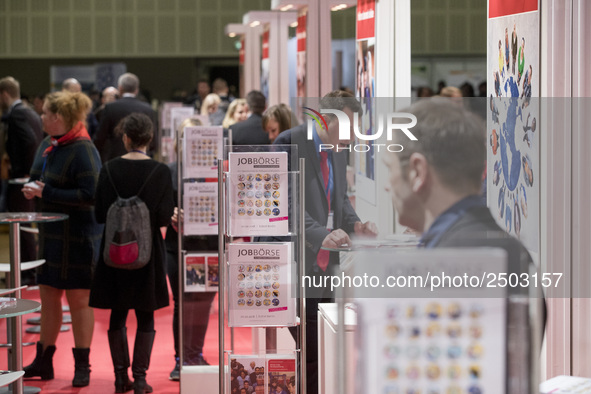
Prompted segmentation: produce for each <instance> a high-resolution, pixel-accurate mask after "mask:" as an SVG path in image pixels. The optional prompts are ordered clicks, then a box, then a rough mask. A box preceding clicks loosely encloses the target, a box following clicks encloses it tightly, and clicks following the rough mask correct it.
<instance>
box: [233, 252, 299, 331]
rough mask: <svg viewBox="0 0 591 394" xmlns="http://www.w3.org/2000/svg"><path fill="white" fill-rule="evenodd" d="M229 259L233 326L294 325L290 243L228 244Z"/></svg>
mask: <svg viewBox="0 0 591 394" xmlns="http://www.w3.org/2000/svg"><path fill="white" fill-rule="evenodd" d="M228 262H229V266H230V267H229V270H228V271H229V274H228V275H229V280H228V283H229V286H228V293H229V297H228V298H229V311H230V312H229V326H230V327H253V326H265V327H277V326H282V327H284V326H291V325H294V323H295V300H294V298H293V297H292V294H291V293H292V289H291V283H292V281H291V265H290V262H291V243H289V242H286V243H273V244H270V243H258V242H257V243H235V244H229V245H228Z"/></svg>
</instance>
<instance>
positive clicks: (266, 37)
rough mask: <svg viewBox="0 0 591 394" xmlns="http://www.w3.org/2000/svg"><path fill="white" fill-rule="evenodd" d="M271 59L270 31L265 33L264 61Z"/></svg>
mask: <svg viewBox="0 0 591 394" xmlns="http://www.w3.org/2000/svg"><path fill="white" fill-rule="evenodd" d="M268 58H269V30H267V31H265V32H264V33H263V59H268Z"/></svg>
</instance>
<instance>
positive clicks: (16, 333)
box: [0, 212, 68, 394]
mask: <svg viewBox="0 0 591 394" xmlns="http://www.w3.org/2000/svg"><path fill="white" fill-rule="evenodd" d="M66 219H68V215H65V214H61V213H43V212H5V213H0V224H9V225H10V236H9V238H10V268H11V269H10V284H11V287H14V288H17V289H18V288H19V287H20V286H21V267H20V265H21V249H20V246H21V245H20V225H21V224H30V223H47V222H57V221H61V220H66ZM15 296H16V298H20V297H21V291H20V289H18V290H16V291H15ZM22 301H27V300H22ZM33 302H34V301H33ZM37 309H38V308H37ZM35 310H36V309H35ZM33 311H34V310H33ZM33 311H30V312H33ZM2 312H3V311H2V310H0V314H2ZM24 313H29V312H23V313H21V314H17V315H14V316H8V317H10V329H11V330H10V331H11V333H12V338H10V339H9V342H10V343H12V353H11V363H10V368H14V369H15V370H16V371H21V370H22V369H23V349H22V342H23V330H22V325H23V322H22V318H21V315H22V314H24ZM11 392H12V393H16V394H24V387H23V379H22V378H19V379H17V380H16V381H15V382H14V383H13V384H12V391H11Z"/></svg>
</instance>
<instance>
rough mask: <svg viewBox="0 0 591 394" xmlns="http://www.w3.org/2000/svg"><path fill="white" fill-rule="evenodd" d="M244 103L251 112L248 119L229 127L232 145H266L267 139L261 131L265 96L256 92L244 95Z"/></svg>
mask: <svg viewBox="0 0 591 394" xmlns="http://www.w3.org/2000/svg"><path fill="white" fill-rule="evenodd" d="M246 103H247V104H248V108H249V110H250V112H251V115H250V116H249V117H248V119H246V120H243V121H242V122H238V123H235V124H233V125H232V126H230V130H232V145H266V144H269V142H270V141H269V137H268V136H267V133H265V130H263V112H265V108H266V100H265V96H264V95H263V94H262V93H261V92H259V91H258V90H252V91H250V92H249V93H248V94H247V95H246Z"/></svg>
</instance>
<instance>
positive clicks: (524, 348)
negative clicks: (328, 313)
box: [326, 247, 540, 393]
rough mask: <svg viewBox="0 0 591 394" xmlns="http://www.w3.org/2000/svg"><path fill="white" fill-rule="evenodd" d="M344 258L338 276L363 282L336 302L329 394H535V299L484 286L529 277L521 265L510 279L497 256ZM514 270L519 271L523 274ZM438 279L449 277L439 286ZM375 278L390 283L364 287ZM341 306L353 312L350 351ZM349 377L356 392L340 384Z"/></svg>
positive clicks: (420, 253)
mask: <svg viewBox="0 0 591 394" xmlns="http://www.w3.org/2000/svg"><path fill="white" fill-rule="evenodd" d="M343 253H346V254H347V258H346V259H342V260H345V261H346V264H344V265H342V269H343V275H345V276H347V277H350V278H358V277H359V278H361V277H363V275H367V278H368V279H367V281H368V282H367V283H368V285H367V286H364V285H359V286H355V285H354V286H351V287H347V288H346V289H345V290H341V291H340V297H339V296H337V297H339V298H337V301H338V312H339V313H338V318H337V319H338V330H337V335H338V336H339V335H340V336H339V338H337V346H336V349H337V352H336V353H337V354H336V358H335V359H334V361H333V362H334V363H335V364H336V368H337V369H338V373H337V376H338V377H337V379H336V380H335V381H331V382H327V383H326V386H327V387H337V390H336V391H334V392H339V393H355V392H382V393H390V392H405V393H406V392H446V393H456V392H457V393H465V392H467V393H485V392H490V391H491V390H492V391H494V392H497V393H534V392H536V390H537V387H538V385H537V382H536V381H535V380H534V377H532V375H535V374H533V373H532V371H535V370H536V368H537V367H536V363H537V350H536V349H539V348H538V346H536V345H535V344H536V343H537V334H536V335H532V333H536V332H537V331H538V330H539V329H540V327H539V325H538V320H539V316H540V314H539V310H536V308H537V305H538V302H536V301H539V300H540V299H538V298H536V297H538V296H539V294H528V292H529V291H530V290H531V288H528V286H527V285H526V286H524V287H523V289H524V290H523V291H521V290H518V291H516V290H515V288H516V287H518V286H502V283H503V282H502V280H501V282H499V283H497V282H495V283H494V284H496V286H494V287H493V286H488V285H487V283H489V281H490V280H487V279H490V278H493V277H494V278H503V277H506V278H513V279H515V280H516V278H518V277H520V276H519V275H523V274H525V273H527V274H528V275H529V274H531V272H529V271H528V268H525V272H523V271H521V273H520V274H519V275H517V273H518V272H520V271H519V270H515V267H516V265H515V261H514V260H512V256H511V255H510V253H509V254H508V253H507V251H506V250H503V249H501V248H492V247H491V248H463V249H439V250H434V249H431V250H425V249H421V250H408V249H407V250H404V249H397V250H396V249H388V248H380V249H373V250H363V251H351V252H343ZM368 261H371V262H372V264H367V262H368ZM523 263H524V262H523V261H521V262H519V263H518V265H519V266H521V267H528V263H527V262H525V265H523ZM483 273H484V274H485V275H484V279H482V278H483V275H482V274H483ZM442 275H443V276H442ZM444 276H446V277H447V278H450V280H449V281H448V282H445V281H441V280H440V279H441V278H442V277H444ZM476 277H478V280H481V279H482V280H486V282H485V283H484V285H483V286H476V281H477V279H474V278H476ZM521 277H523V276H521ZM376 278H380V280H382V281H385V280H386V278H389V279H388V280H391V281H394V282H393V283H395V285H392V282H390V283H389V284H388V285H385V282H381V283H382V284H384V286H381V285H377V286H375V287H374V286H372V285H371V284H369V283H371V282H372V281H374V282H375V280H376ZM390 278H394V279H390ZM433 278H435V279H434V280H433ZM466 278H468V279H466ZM513 279H512V280H513ZM354 280H355V279H353V281H354ZM405 281H410V282H406V283H403V282H405ZM353 283H354V282H353ZM374 284H375V283H374ZM513 284H515V283H513ZM534 290H535V289H534ZM530 296H533V297H530ZM345 302H347V303H348V304H347V305H345ZM349 302H352V303H351V304H350V303H349ZM345 308H348V309H353V310H354V311H355V313H356V327H355V331H356V333H355V339H356V343H355V346H354V347H353V348H351V346H350V345H349V346H347V342H346V340H345V336H344V335H345V331H346V327H345V323H343V322H344V321H345V320H346V319H343V316H345ZM349 312H350V311H349ZM348 321H349V322H350V321H351V320H350V319H349V320H348ZM351 370H355V371H357V373H356V377H355V379H354V381H355V383H356V387H350V384H347V383H346V382H347V381H348V380H350V376H348V375H349V374H350V372H347V371H351Z"/></svg>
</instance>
